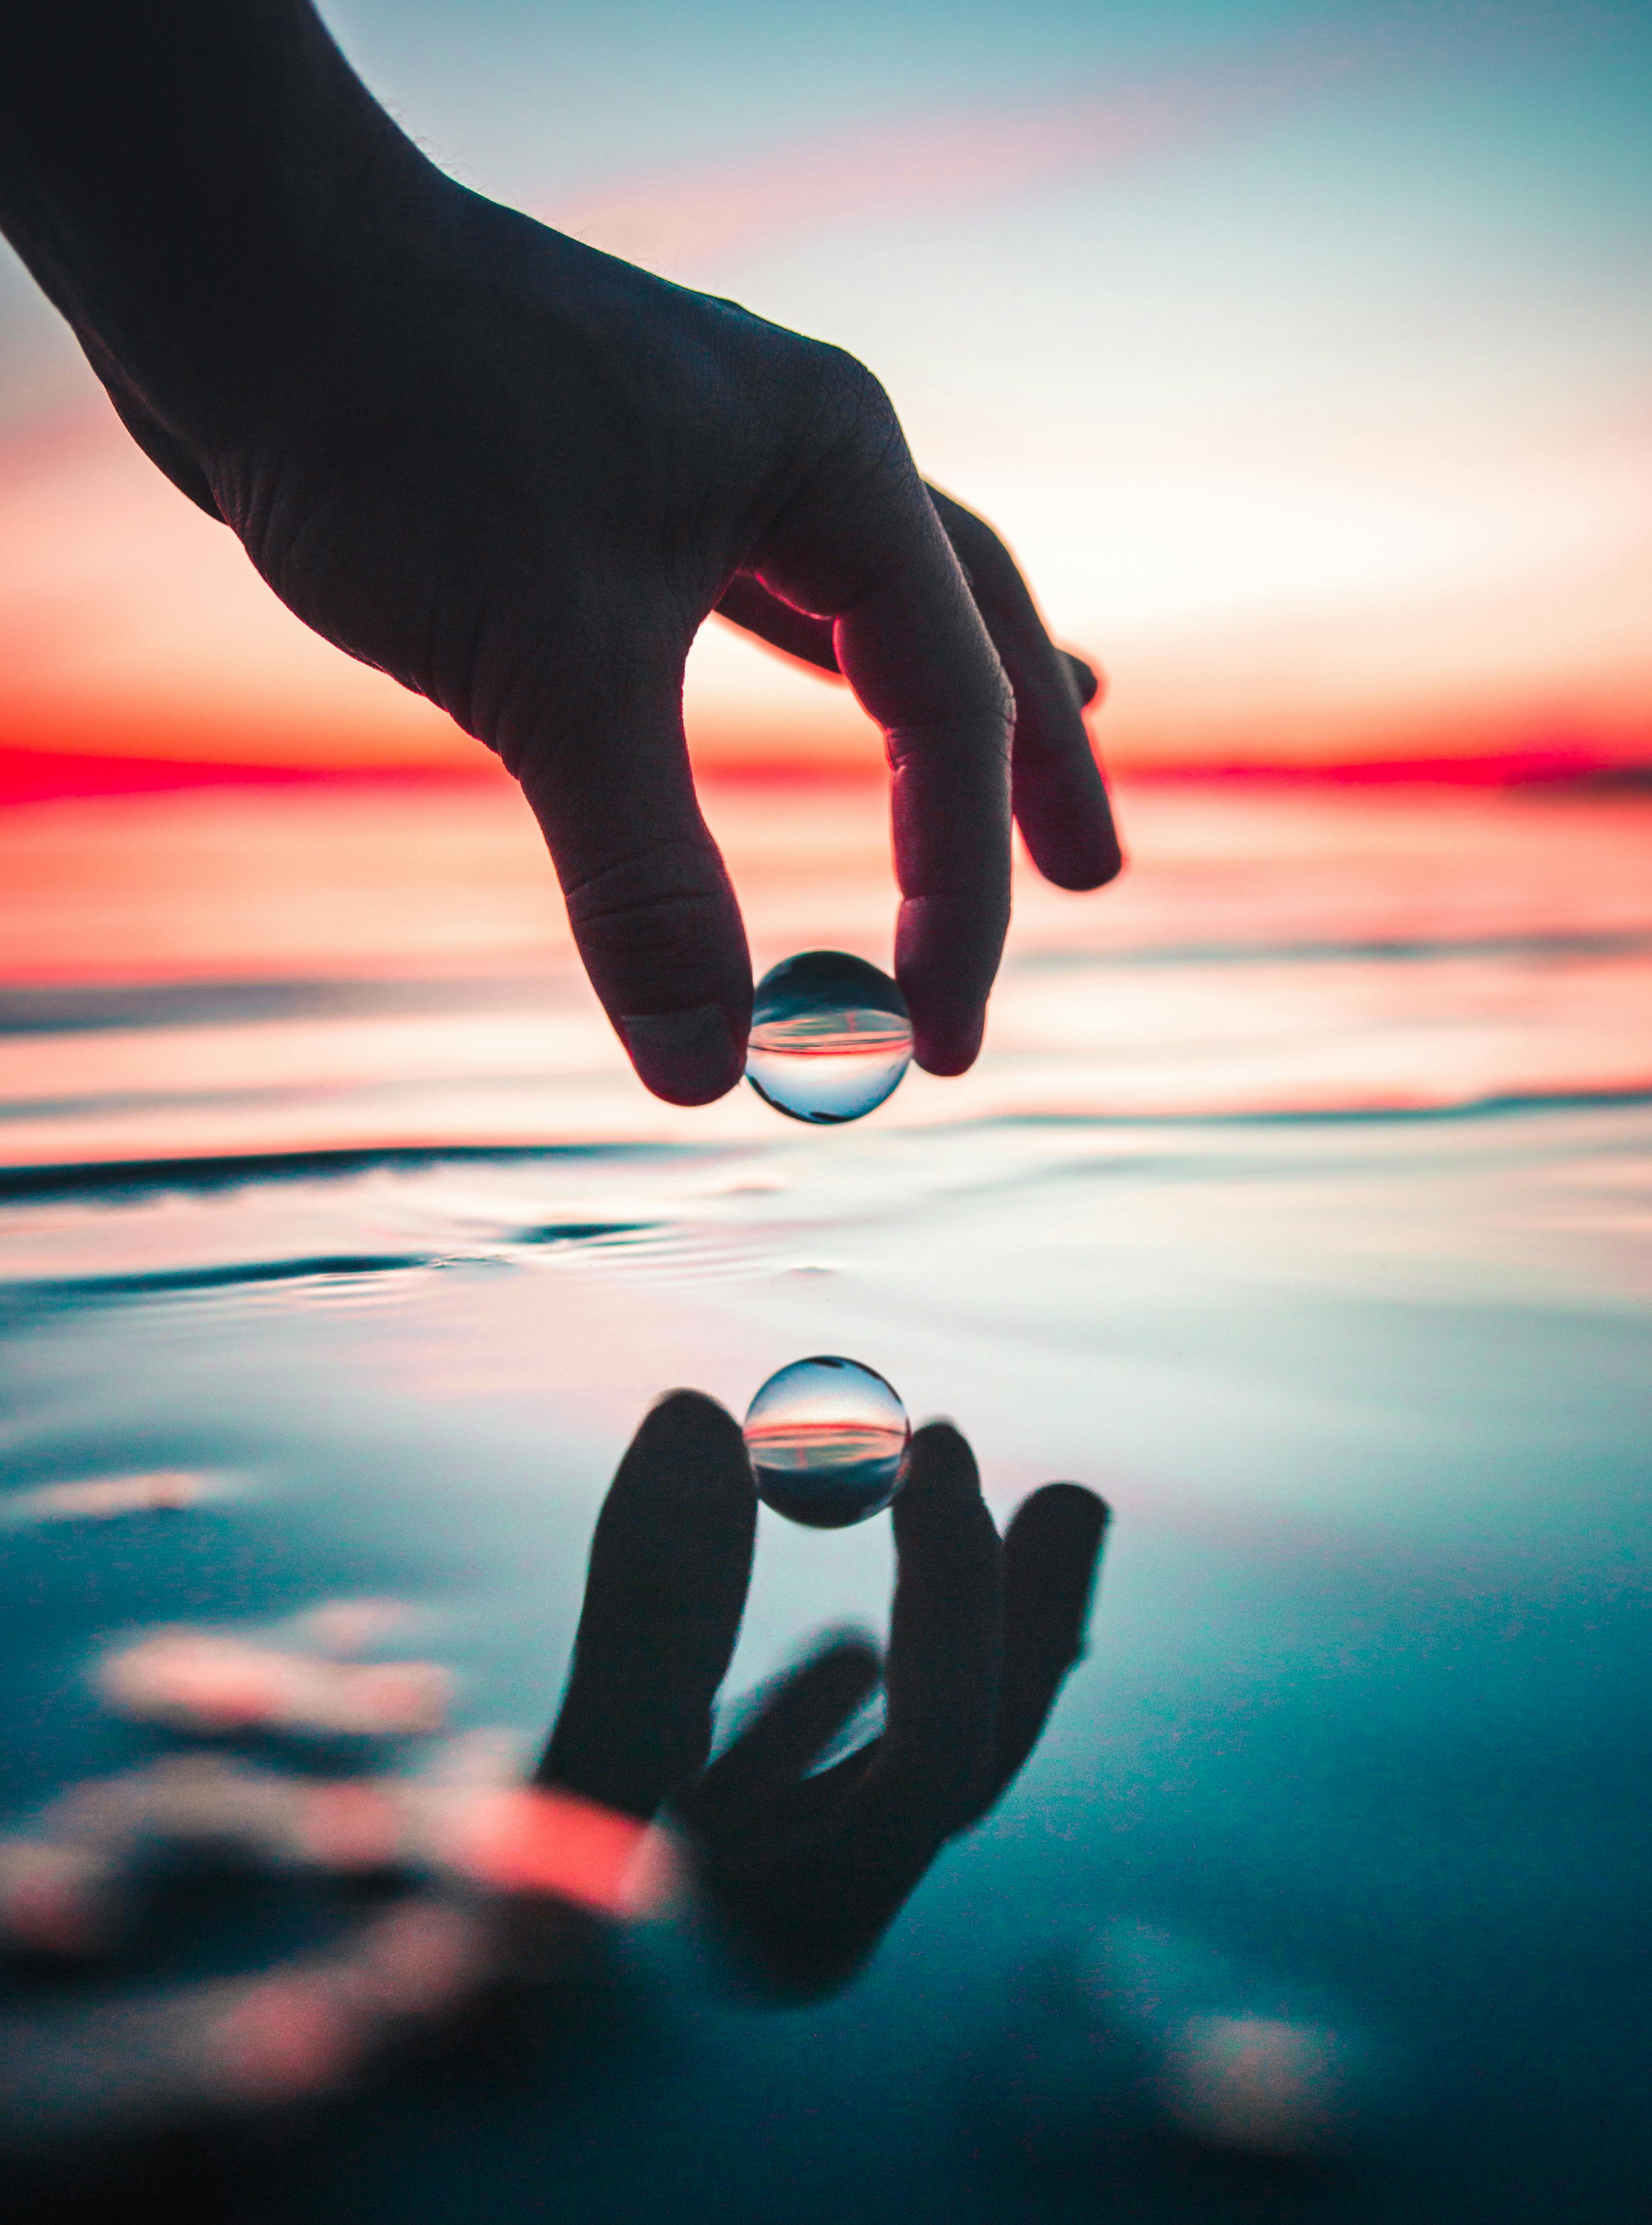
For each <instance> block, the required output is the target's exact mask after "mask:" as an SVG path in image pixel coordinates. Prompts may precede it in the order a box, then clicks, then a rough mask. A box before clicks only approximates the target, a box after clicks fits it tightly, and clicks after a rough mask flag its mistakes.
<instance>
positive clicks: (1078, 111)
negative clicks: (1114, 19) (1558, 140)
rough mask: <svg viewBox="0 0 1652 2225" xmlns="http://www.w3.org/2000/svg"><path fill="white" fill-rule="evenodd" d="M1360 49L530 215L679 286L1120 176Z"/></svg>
mask: <svg viewBox="0 0 1652 2225" xmlns="http://www.w3.org/2000/svg"><path fill="white" fill-rule="evenodd" d="M1369 51H1370V41H1368V40H1364V39H1360V40H1356V39H1353V38H1350V39H1348V40H1346V41H1342V42H1339V43H1338V44H1336V45H1330V44H1326V43H1325V42H1322V41H1321V42H1314V43H1313V44H1309V43H1307V42H1303V43H1302V44H1301V45H1300V46H1298V47H1297V48H1294V49H1292V50H1290V51H1288V52H1286V53H1273V54H1267V55H1265V56H1259V57H1254V58H1250V59H1245V60H1231V61H1228V62H1226V63H1225V64H1224V65H1223V66H1222V67H1218V68H1214V69H1209V70H1204V71H1199V72H1193V73H1186V74H1184V75H1181V76H1179V77H1175V78H1170V79H1162V80H1160V81H1159V82H1156V83H1154V84H1148V85H1140V86H1134V87H1127V88H1124V89H1123V90H1121V91H1117V92H1111V93H1109V94H1107V95H1105V96H1103V97H1093V96H1092V97H1090V98H1083V99H1078V100H1068V101H1062V102H1057V103H1048V104H1044V105H1040V106H1036V107H1023V108H1019V109H990V110H981V111H973V112H963V113H954V114H951V115H945V116H932V117H912V118H909V119H906V120H902V122H900V123H898V124H896V123H891V124H879V125H877V126H874V127H870V128H864V129H861V130H852V131H845V132H839V133H834V134H832V135H829V136H821V137H819V138H815V139H813V140H810V141H807V142H805V143H801V144H797V145H793V146H787V147H778V148H774V149H769V150H768V151H767V152H765V153H763V154H760V155H754V156H752V157H750V158H748V159H746V160H744V161H740V162H729V163H725V164H719V165H714V166H711V167H706V168H695V169H692V170H687V171H680V172H674V173H663V174H659V175H657V176H653V177H647V176H644V177H639V178H637V179H636V180H635V181H632V182H630V183H629V184H622V185H620V186H617V187H611V188H609V189H607V190H605V191H604V192H600V193H595V194H592V195H590V196H588V197H586V198H585V199H582V200H573V201H572V202H567V203H564V204H561V205H560V206H550V207H547V208H542V209H541V210H540V211H539V213H540V214H541V216H542V217H543V218H544V219H545V221H546V222H548V223H550V224H553V225H555V226H556V227H557V228H558V229H559V230H560V231H566V232H568V233H570V234H571V235H572V236H573V237H574V238H579V239H582V240H585V241H586V242H587V243H588V244H590V245H592V246H593V247H600V248H602V249H604V250H605V251H606V252H608V253H609V254H611V255H617V256H622V257H624V258H625V259H626V260H627V261H628V262H633V263H644V264H646V265H648V266H649V268H650V269H657V270H661V271H664V272H666V273H668V274H674V273H676V272H678V271H680V269H683V268H684V267H685V266H696V267H698V266H701V265H706V264H712V263H721V262H725V261H727V260H731V259H734V258H737V257H744V256H747V255H750V254H753V253H756V252H758V251H760V250H763V249H766V248H770V247H774V246H776V245H780V244H784V243H785V242H787V241H789V240H792V239H794V238H800V237H804V236H807V235H808V234H810V233H814V232H820V231H830V230H835V229H838V228H839V227H842V226H845V225H861V224H879V223H886V222H888V221H889V219H892V218H894V219H913V218H919V219H921V218H924V217H929V216H937V215H950V214H953V213H955V212H958V211H959V210H962V209H966V208H970V207H972V206H979V205H981V204H984V203H990V202H992V201H995V200H1002V199H1003V198H1005V197H1006V196H1009V195H1011V194H1014V193H1022V192H1027V191H1030V190H1033V189H1035V188H1037V187H1041V186H1047V185H1050V184H1053V183H1057V182H1061V181H1067V180H1071V179H1075V178H1082V177H1087V176H1091V175H1093V174H1097V173H1100V172H1105V171H1108V170H1114V169H1122V168H1126V167H1127V166H1129V165H1130V164H1131V163H1133V162H1140V161H1142V160H1145V159H1147V158H1148V157H1149V156H1151V155H1156V154H1159V153H1161V152H1164V151H1167V150H1168V149H1173V148H1175V147H1178V146H1180V145H1184V144H1186V143H1189V142H1191V141H1197V140H1198V139H1199V137H1200V136H1202V135H1203V134H1205V133H1206V132H1207V131H1209V130H1213V129H1215V128H1216V127H1218V126H1219V125H1222V124H1227V123H1230V122H1233V121H1237V119H1239V118H1241V117H1250V116H1255V115H1259V114H1262V113H1265V112H1266V111H1269V109H1271V108H1275V107H1277V106H1279V105H1282V104H1284V103H1286V102H1288V101H1289V100H1291V99H1293V98H1298V97H1301V96H1302V95H1304V94H1307V93H1310V92H1315V91H1317V90H1318V89H1319V88H1320V86H1324V85H1326V84H1329V83H1331V82H1332V80H1334V79H1337V78H1339V77H1341V76H1343V75H1345V73H1347V72H1348V71H1349V70H1351V69H1352V68H1353V67H1356V65H1357V64H1358V62H1359V61H1361V60H1363V59H1364V58H1365V57H1366V55H1367V54H1368V53H1369Z"/></svg>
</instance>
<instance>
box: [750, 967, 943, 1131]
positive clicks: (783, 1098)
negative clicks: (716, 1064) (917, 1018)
mask: <svg viewBox="0 0 1652 2225" xmlns="http://www.w3.org/2000/svg"><path fill="white" fill-rule="evenodd" d="M911 1062H912V1020H911V1017H910V1015H909V1014H908V1011H907V1008H906V998H904V997H903V996H902V994H901V992H900V991H899V990H898V989H897V988H896V986H895V984H894V982H893V981H891V980H890V979H889V975H888V974H887V973H880V972H879V971H878V969H877V967H876V966H869V965H868V964H867V962H866V960H864V958H851V956H850V955H849V954H848V953H847V952H846V951H843V950H805V951H802V952H801V953H800V954H799V955H798V956H797V957H795V958H786V959H782V961H781V963H780V964H779V965H778V966H775V967H770V969H769V972H768V973H765V974H764V975H763V979H762V980H761V981H759V982H758V984H757V993H756V1002H755V1003H754V1005H753V1006H752V1011H751V1041H750V1047H749V1049H747V1052H746V1080H747V1081H749V1082H750V1084H751V1087H753V1088H754V1089H755V1090H756V1093H757V1094H758V1096H759V1097H761V1098H762V1099H763V1102H764V1103H765V1104H766V1105H772V1106H774V1108H775V1112H784V1113H786V1114H787V1115H788V1117H789V1118H790V1119H794V1120H812V1121H814V1122H816V1123H818V1124H823V1125H835V1124H836V1123H838V1122H839V1121H843V1120H858V1119H860V1118H861V1117H862V1115H863V1114H864V1113H867V1112H870V1111H871V1110H872V1108H873V1106H877V1105H881V1104H882V1103H883V1100H884V1099H885V1098H886V1097H887V1096H888V1095H889V1092H890V1091H891V1090H892V1089H893V1088H894V1087H895V1085H896V1082H897V1081H899V1080H900V1079H901V1076H902V1074H904V1073H905V1072H906V1070H907V1068H908V1066H909V1065H910V1064H911Z"/></svg>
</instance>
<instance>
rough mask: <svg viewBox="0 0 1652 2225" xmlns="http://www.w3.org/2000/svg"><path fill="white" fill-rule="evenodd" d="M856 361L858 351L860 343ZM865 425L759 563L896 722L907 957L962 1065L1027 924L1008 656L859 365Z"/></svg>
mask: <svg viewBox="0 0 1652 2225" xmlns="http://www.w3.org/2000/svg"><path fill="white" fill-rule="evenodd" d="M845 360H846V359H845ZM845 375H846V376H852V377H853V378H855V379H856V380H858V382H860V384H859V387H858V400H859V404H860V407H859V410H858V418H857V422H856V425H855V428H854V431H853V433H852V434H851V436H850V437H849V438H847V439H845V440H844V441H839V442H838V443H836V444H834V446H833V447H832V451H831V453H829V454H828V455H827V456H826V458H824V459H823V460H820V462H819V463H818V464H817V465H816V466H815V467H814V469H813V472H811V473H810V474H809V476H808V479H807V480H806V482H805V484H804V485H803V486H802V487H801V489H800V491H798V493H797V494H796V495H795V496H794V498H793V499H792V501H791V502H790V504H788V506H787V509H786V510H785V512H784V513H783V515H782V517H781V519H780V520H779V522H778V523H776V524H775V526H773V527H771V528H770V529H769V533H768V534H767V535H766V536H764V539H763V544H762V546H761V548H759V549H758V550H756V552H754V559H753V561H752V563H751V566H750V568H751V569H752V570H753V571H755V573H756V575H757V577H758V578H759V580H761V581H762V582H763V586H766V587H767V588H769V591H770V592H771V593H776V594H779V595H780V596H781V597H782V599H784V600H785V601H787V602H788V603H789V604H791V605H793V606H794V608H797V609H799V610H801V611H804V612H809V613H812V614H813V615H814V616H816V617H824V618H831V619H832V641H833V647H834V649H835V651H836V656H837V661H838V664H839V668H840V669H841V670H842V672H843V675H844V676H845V679H846V680H847V681H849V684H850V686H851V688H853V689H854V691H855V694H856V695H857V696H858V699H859V700H860V703H861V705H862V707H863V708H864V710H865V711H866V712H867V713H869V714H870V716H871V717H872V718H873V719H876V720H877V723H878V725H879V726H881V727H882V728H883V736H884V745H885V748H886V750H887V751H888V755H889V770H890V774H891V776H892V796H891V811H892V820H893V828H894V839H895V867H896V878H897V879H898V881H899V884H900V888H901V897H902V902H901V909H900V915H899V919H898V922H897V925H896V944H895V971H896V979H897V980H898V981H899V982H900V985H901V988H902V992H903V994H904V995H905V998H906V1000H907V1004H908V1008H909V1009H910V1011H911V1013H912V1024H913V1035H914V1050H915V1055H916V1057H917V1060H918V1063H919V1064H920V1065H921V1066H922V1067H924V1068H927V1070H928V1071H929V1072H930V1073H931V1074H961V1073H962V1072H963V1071H964V1069H965V1068H966V1067H967V1066H969V1065H971V1064H972V1062H973V1061H974V1058H975V1055H976V1053H977V1052H978V1050H979V1049H980V1046H981V1034H982V1030H983V1028H984V1024H985V1019H986V1000H987V994H988V992H989V991H990V990H991V986H992V982H993V978H994V976H995V975H996V973H997V970H998V960H999V958H1000V956H1001V954H1002V953H1003V939H1004V935H1005V933H1006V932H1007V930H1008V928H1009V924H1010V733H1011V726H1012V721H1013V718H1014V705H1013V702H1012V700H1011V698H1010V688H1009V683H1008V682H1007V681H1006V680H1005V678H1004V675H1003V667H1002V666H1001V665H1000V663H999V662H998V657H997V651H996V650H994V648H993V646H992V643H991V638H990V637H989V636H988V634H987V631H986V628H985V626H984V624H982V622H981V618H980V614H979V612H978V611H977V609H976V607H975V604H974V601H973V599H972V596H971V594H970V591H969V586H968V584H967V582H966V581H965V577H964V574H963V572H962V570H961V569H960V567H959V561H958V559H957V557H956V556H955V555H954V554H953V548H952V544H951V542H949V541H948V540H947V538H946V533H945V532H944V531H943V529H942V528H941V524H940V519H939V518H938V517H936V515H935V510H934V505H933V504H931V502H930V500H929V497H928V495H927V491H925V488H924V485H923V482H922V480H921V479H920V478H919V477H918V473H917V470H916V467H915V466H914V464H913V461H912V459H911V457H910V455H909V454H908V451H907V447H906V443H905V441H903V440H902V436H901V431H900V428H899V426H898V424H897V423H896V419H895V413H894V411H893V410H892V409H890V407H889V402H888V399H887V397H885V396H884V395H883V391H882V390H881V389H880V388H878V387H877V383H876V382H875V381H874V380H872V379H871V377H870V374H869V373H867V372H865V371H861V370H860V367H859V366H858V365H851V367H850V372H849V373H848V374H845Z"/></svg>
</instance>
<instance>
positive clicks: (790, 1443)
mask: <svg viewBox="0 0 1652 2225" xmlns="http://www.w3.org/2000/svg"><path fill="white" fill-rule="evenodd" d="M745 1440H746V1449H747V1450H748V1451H749V1452H750V1455H751V1465H752V1467H753V1468H754V1470H755V1471H756V1479H757V1496H758V1498H759V1499H762V1500H763V1504H764V1506H772V1507H773V1508H774V1510H775V1513H777V1514H784V1515H785V1516H787V1517H788V1519H789V1520H791V1521H793V1522H801V1523H804V1524H806V1525H807V1527H808V1528H810V1529H811V1530H846V1529H847V1528H848V1527H849V1525H850V1524H851V1523H853V1522H864V1520H865V1519H866V1518H867V1516H868V1515H869V1514H876V1513H877V1512H879V1510H880V1509H881V1508H883V1507H885V1506H888V1505H889V1501H890V1500H891V1499H893V1498H894V1496H895V1494H896V1492H897V1491H899V1489H900V1488H901V1486H902V1484H903V1483H904V1482H905V1480H906V1467H907V1452H908V1448H909V1446H910V1445H911V1442H912V1424H911V1423H909V1422H908V1419H907V1411H906V1408H905V1407H904V1406H903V1405H902V1404H901V1401H900V1399H899V1398H897V1397H896V1393H895V1391H893V1390H892V1389H891V1387H890V1386H889V1384H887V1383H886V1382H885V1381H884V1380H883V1377H882V1376H881V1375H879V1374H877V1373H876V1372H875V1371H874V1370H873V1369H871V1368H870V1367H863V1366H861V1365H860V1363H859V1361H858V1360H839V1359H836V1358H833V1357H832V1356H830V1355H828V1354H825V1353H821V1354H817V1355H816V1356H815V1357H814V1358H813V1359H811V1360H794V1361H793V1362H792V1364H791V1366H789V1367H782V1369H781V1371H780V1372H779V1374H777V1375H771V1376H770V1377H769V1380H768V1381H767V1382H766V1383H765V1384H764V1385H763V1388H762V1390H761V1391H758V1393H757V1395H756V1398H754V1399H753V1400H752V1402H751V1407H750V1411H749V1412H748V1414H747V1415H746V1418H745Z"/></svg>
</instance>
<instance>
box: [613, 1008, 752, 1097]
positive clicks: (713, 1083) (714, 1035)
mask: <svg viewBox="0 0 1652 2225" xmlns="http://www.w3.org/2000/svg"><path fill="white" fill-rule="evenodd" d="M616 1025H617V1028H618V1030H619V1035H620V1040H621V1042H622V1043H623V1044H624V1046H625V1048H626V1049H627V1050H628V1051H629V1052H630V1057H631V1064H632V1065H633V1066H634V1067H635V1068H636V1071H637V1073H638V1074H639V1076H640V1077H641V1079H642V1083H643V1086H644V1087H646V1088H649V1089H651V1090H652V1091H653V1092H654V1094H655V1096H656V1097H663V1098H664V1099H665V1100H666V1102H667V1104H668V1105H709V1104H710V1103H711V1101H712V1098H714V1097H721V1096H723V1095H725V1093H727V1092H728V1091H729V1090H731V1089H732V1088H733V1087H734V1085H735V1083H736V1082H737V1081H738V1080H739V1079H740V1071H741V1068H740V1054H739V1051H738V1049H737V1048H736V1045H735V1039H734V1030H733V1029H732V1028H731V1026H730V1024H729V1016H728V1014H727V1013H726V1012H725V1011H724V1009H723V1007H722V1005H694V1006H693V1009H692V1010H691V1011H687V1012H639V1013H636V1014H634V1015H633V1014H623V1015H622V1016H621V1017H620V1018H619V1019H618V1020H617V1022H616Z"/></svg>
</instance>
